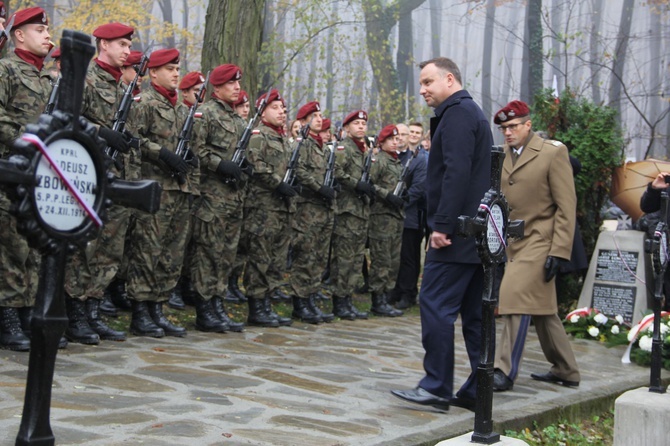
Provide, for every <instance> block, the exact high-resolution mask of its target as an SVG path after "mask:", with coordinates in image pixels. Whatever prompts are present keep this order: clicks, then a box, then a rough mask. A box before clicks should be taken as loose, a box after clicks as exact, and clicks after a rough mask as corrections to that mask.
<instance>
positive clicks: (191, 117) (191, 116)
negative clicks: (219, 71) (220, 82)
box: [174, 72, 209, 184]
mask: <svg viewBox="0 0 670 446" xmlns="http://www.w3.org/2000/svg"><path fill="white" fill-rule="evenodd" d="M207 82H209V72H208V73H207V79H205V83H204V84H202V85H201V86H200V90H198V93H197V94H196V95H195V103H194V104H193V105H191V108H190V109H189V111H188V116H187V117H186V121H184V126H183V127H182V128H181V133H179V142H177V148H176V150H175V151H174V153H175V154H176V155H177V156H180V157H181V158H182V159H183V160H184V161H186V162H187V163H189V164H191V165H192V166H193V165H194V159H195V155H194V154H193V152H191V149H190V147H189V142H190V141H191V133H192V132H193V124H194V123H195V112H196V111H197V110H198V105H199V104H200V103H201V102H204V100H205V90H206V89H207ZM174 176H176V177H177V182H178V183H179V184H185V183H186V177H185V176H184V174H182V173H178V174H176V175H174Z"/></svg>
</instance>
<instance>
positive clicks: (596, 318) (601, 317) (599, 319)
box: [593, 313, 609, 325]
mask: <svg viewBox="0 0 670 446" xmlns="http://www.w3.org/2000/svg"><path fill="white" fill-rule="evenodd" d="M593 320H594V321H596V322H597V323H598V324H600V325H605V324H606V323H607V321H608V320H609V319H607V316H605V315H604V314H602V313H598V314H596V315H595V316H594V317H593Z"/></svg>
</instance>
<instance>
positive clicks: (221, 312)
mask: <svg viewBox="0 0 670 446" xmlns="http://www.w3.org/2000/svg"><path fill="white" fill-rule="evenodd" d="M211 302H212V311H214V315H215V316H216V317H218V318H219V320H220V321H221V322H222V323H223V325H225V326H226V331H232V332H235V333H241V332H243V331H244V323H242V322H235V321H234V320H232V319H231V318H230V316H228V312H227V311H226V308H225V307H224V306H223V299H222V298H221V296H214V297H212V301H211Z"/></svg>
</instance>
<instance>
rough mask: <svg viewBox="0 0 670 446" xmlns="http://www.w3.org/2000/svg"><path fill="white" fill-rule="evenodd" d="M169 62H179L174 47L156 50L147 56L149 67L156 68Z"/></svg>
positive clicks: (177, 52)
mask: <svg viewBox="0 0 670 446" xmlns="http://www.w3.org/2000/svg"><path fill="white" fill-rule="evenodd" d="M169 63H179V50H177V49H176V48H166V49H162V50H156V51H154V52H153V53H151V56H149V64H148V65H147V66H148V67H149V68H158V67H162V66H163V65H167V64H169Z"/></svg>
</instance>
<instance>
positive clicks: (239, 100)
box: [233, 90, 249, 107]
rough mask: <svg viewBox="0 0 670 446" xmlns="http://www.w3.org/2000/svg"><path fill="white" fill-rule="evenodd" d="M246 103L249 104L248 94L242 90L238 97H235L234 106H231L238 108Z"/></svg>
mask: <svg viewBox="0 0 670 446" xmlns="http://www.w3.org/2000/svg"><path fill="white" fill-rule="evenodd" d="M247 102H249V94H248V93H247V92H246V91H244V90H240V95H239V96H238V97H237V101H235V104H233V105H234V106H235V107H239V106H240V105H243V104H246V103H247Z"/></svg>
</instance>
